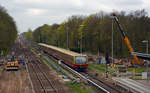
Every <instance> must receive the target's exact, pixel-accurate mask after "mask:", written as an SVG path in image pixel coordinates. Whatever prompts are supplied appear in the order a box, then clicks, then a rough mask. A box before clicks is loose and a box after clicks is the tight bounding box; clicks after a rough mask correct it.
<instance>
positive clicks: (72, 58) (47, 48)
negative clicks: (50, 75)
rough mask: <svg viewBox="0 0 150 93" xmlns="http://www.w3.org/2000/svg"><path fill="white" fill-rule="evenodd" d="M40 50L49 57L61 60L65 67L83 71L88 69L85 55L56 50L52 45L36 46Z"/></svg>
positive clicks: (61, 49)
mask: <svg viewBox="0 0 150 93" xmlns="http://www.w3.org/2000/svg"><path fill="white" fill-rule="evenodd" d="M38 45H39V46H40V49H41V50H42V51H43V52H45V53H48V54H49V55H51V56H53V57H55V58H57V59H59V60H61V61H62V62H63V63H65V64H66V65H68V66H70V67H71V68H73V69H76V70H80V69H82V70H84V69H86V68H87V67H88V57H87V55H83V54H79V53H76V52H73V51H70V50H66V49H63V48H58V47H55V46H52V45H47V44H43V43H39V44H38Z"/></svg>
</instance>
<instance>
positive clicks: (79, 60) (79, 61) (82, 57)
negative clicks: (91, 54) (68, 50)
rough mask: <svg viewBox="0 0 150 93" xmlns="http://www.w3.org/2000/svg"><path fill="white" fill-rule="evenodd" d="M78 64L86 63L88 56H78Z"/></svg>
mask: <svg viewBox="0 0 150 93" xmlns="http://www.w3.org/2000/svg"><path fill="white" fill-rule="evenodd" d="M75 60H76V64H86V56H76V58H75Z"/></svg>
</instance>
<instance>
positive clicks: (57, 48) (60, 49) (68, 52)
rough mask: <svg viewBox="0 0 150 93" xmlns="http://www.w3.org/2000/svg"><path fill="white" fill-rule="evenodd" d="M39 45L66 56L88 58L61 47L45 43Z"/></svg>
mask: <svg viewBox="0 0 150 93" xmlns="http://www.w3.org/2000/svg"><path fill="white" fill-rule="evenodd" d="M38 45H40V46H44V47H47V48H51V49H54V50H57V51H60V52H62V53H65V54H67V55H71V56H86V55H84V54H79V53H76V52H73V51H70V50H66V49H63V48H59V47H56V46H52V45H47V44H44V43H38Z"/></svg>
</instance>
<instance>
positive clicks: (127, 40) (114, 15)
mask: <svg viewBox="0 0 150 93" xmlns="http://www.w3.org/2000/svg"><path fill="white" fill-rule="evenodd" d="M112 16H113V18H114V20H115V22H116V23H117V25H118V27H119V30H120V32H121V35H122V36H123V40H124V41H125V44H126V45H127V47H128V49H129V52H130V53H131V54H132V52H133V48H132V46H131V43H130V41H129V39H128V37H127V35H126V34H125V33H124V31H123V28H122V26H121V25H120V22H119V20H118V18H117V16H116V14H115V13H112ZM132 56H133V58H134V62H133V64H135V62H136V64H140V61H139V59H138V58H137V56H136V55H135V54H132Z"/></svg>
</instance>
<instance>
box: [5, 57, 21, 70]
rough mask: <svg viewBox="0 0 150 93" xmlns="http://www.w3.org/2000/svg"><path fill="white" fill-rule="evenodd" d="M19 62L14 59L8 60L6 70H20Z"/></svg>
mask: <svg viewBox="0 0 150 93" xmlns="http://www.w3.org/2000/svg"><path fill="white" fill-rule="evenodd" d="M18 68H19V66H18V61H16V60H14V57H9V58H7V63H6V68H5V69H6V70H18Z"/></svg>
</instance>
